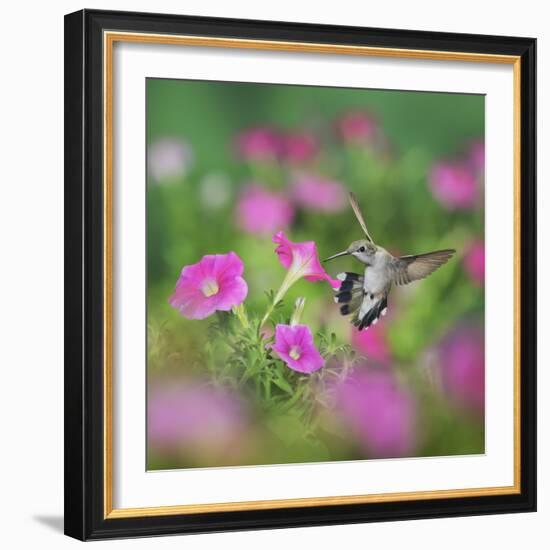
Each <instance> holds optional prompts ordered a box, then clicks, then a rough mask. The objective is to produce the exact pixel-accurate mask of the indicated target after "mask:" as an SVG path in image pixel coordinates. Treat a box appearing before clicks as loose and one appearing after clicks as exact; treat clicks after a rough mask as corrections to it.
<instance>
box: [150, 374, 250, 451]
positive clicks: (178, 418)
mask: <svg viewBox="0 0 550 550" xmlns="http://www.w3.org/2000/svg"><path fill="white" fill-rule="evenodd" d="M247 424H248V421H247V415H246V412H245V409H244V406H243V403H242V401H241V400H240V399H239V398H238V397H237V396H236V395H235V394H230V393H228V392H225V391H222V390H219V389H215V388H213V387H211V386H207V385H200V384H197V383H190V384H185V383H183V382H181V381H177V380H170V381H164V382H156V383H155V384H153V385H152V387H151V388H150V390H149V394H148V400H147V435H148V443H149V445H150V446H151V447H152V448H153V449H154V450H155V451H157V452H158V451H172V452H173V451H180V452H188V453H193V454H194V453H197V451H202V452H205V451H210V452H212V451H216V450H217V452H218V453H221V452H224V451H225V452H227V451H228V450H229V449H231V448H233V447H238V446H239V444H240V443H239V437H240V436H242V435H244V431H245V429H246V427H247Z"/></svg>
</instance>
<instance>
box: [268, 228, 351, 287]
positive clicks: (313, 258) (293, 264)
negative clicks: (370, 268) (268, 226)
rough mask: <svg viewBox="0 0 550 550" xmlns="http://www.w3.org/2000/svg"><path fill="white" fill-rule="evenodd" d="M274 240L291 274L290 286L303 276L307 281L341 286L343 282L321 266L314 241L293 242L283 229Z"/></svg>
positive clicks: (281, 259)
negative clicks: (325, 282) (326, 282)
mask: <svg viewBox="0 0 550 550" xmlns="http://www.w3.org/2000/svg"><path fill="white" fill-rule="evenodd" d="M273 242H274V243H277V244H278V245H279V246H278V247H277V248H276V249H275V252H276V254H277V255H278V256H279V261H280V262H281V264H282V265H283V267H285V268H286V269H288V270H289V274H290V275H291V277H290V279H292V281H291V282H290V284H289V286H290V285H291V284H293V283H294V282H295V281H297V280H298V279H300V278H302V277H303V278H304V279H306V280H307V281H328V282H329V283H330V284H331V285H332V286H333V287H334V288H339V287H340V285H341V282H340V281H338V280H337V279H333V278H332V277H330V276H329V275H328V273H327V272H326V271H325V270H324V269H323V267H322V266H321V262H320V261H319V254H318V253H317V246H316V245H315V243H314V242H313V241H304V242H302V243H293V242H292V241H290V240H289V239H287V237H286V235H285V234H284V232H283V231H279V232H278V233H277V234H276V235H274V236H273Z"/></svg>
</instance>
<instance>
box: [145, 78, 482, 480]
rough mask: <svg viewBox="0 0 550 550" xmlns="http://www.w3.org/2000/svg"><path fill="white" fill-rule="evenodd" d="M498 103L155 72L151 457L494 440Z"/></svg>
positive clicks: (159, 463)
mask: <svg viewBox="0 0 550 550" xmlns="http://www.w3.org/2000/svg"><path fill="white" fill-rule="evenodd" d="M484 101H485V99H484V96H483V95H481V94H480V95H476V94H452V93H431V92H409V91H406V92H405V91H394V90H374V89H373V90H371V89H353V88H331V87H314V86H296V85H283V84H251V83H233V82H215V81H192V80H175V79H174V80H170V79H160V78H148V79H147V80H146V127H147V144H146V146H147V188H146V209H147V213H146V219H147V236H146V237H147V260H146V262H147V469H148V470H163V469H180V468H205V467H222V466H249V465H265V464H286V463H311V462H330V461H351V460H353V461H355V460H370V459H388V458H394V459H395V458H401V459H402V458H406V457H430V456H446V455H471V454H482V453H484V451H485V443H484V441H485V432H484V407H485V385H484V382H485V354H484V259H485V248H484V131H485V128H484V124H485V117H484V112H485V106H484Z"/></svg>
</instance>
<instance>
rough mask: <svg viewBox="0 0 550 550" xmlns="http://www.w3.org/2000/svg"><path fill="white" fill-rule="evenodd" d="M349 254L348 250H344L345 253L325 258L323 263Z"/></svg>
mask: <svg viewBox="0 0 550 550" xmlns="http://www.w3.org/2000/svg"><path fill="white" fill-rule="evenodd" d="M348 254H349V252H348V251H347V250H344V252H338V254H334V255H333V256H329V257H328V258H325V259H324V260H323V262H328V261H329V260H334V258H339V257H340V256H347V255H348Z"/></svg>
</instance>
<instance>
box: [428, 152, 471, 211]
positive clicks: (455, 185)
mask: <svg viewBox="0 0 550 550" xmlns="http://www.w3.org/2000/svg"><path fill="white" fill-rule="evenodd" d="M430 187H431V189H432V193H433V195H434V197H435V198H436V200H437V201H438V202H439V203H440V204H441V205H442V206H444V207H445V208H447V209H449V210H458V209H469V208H473V207H474V206H475V204H476V202H477V198H478V182H477V178H476V176H475V174H474V173H473V172H472V171H471V170H470V168H469V167H468V165H467V164H465V163H461V162H439V163H437V164H436V165H435V166H434V167H433V168H432V171H431V174H430Z"/></svg>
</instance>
